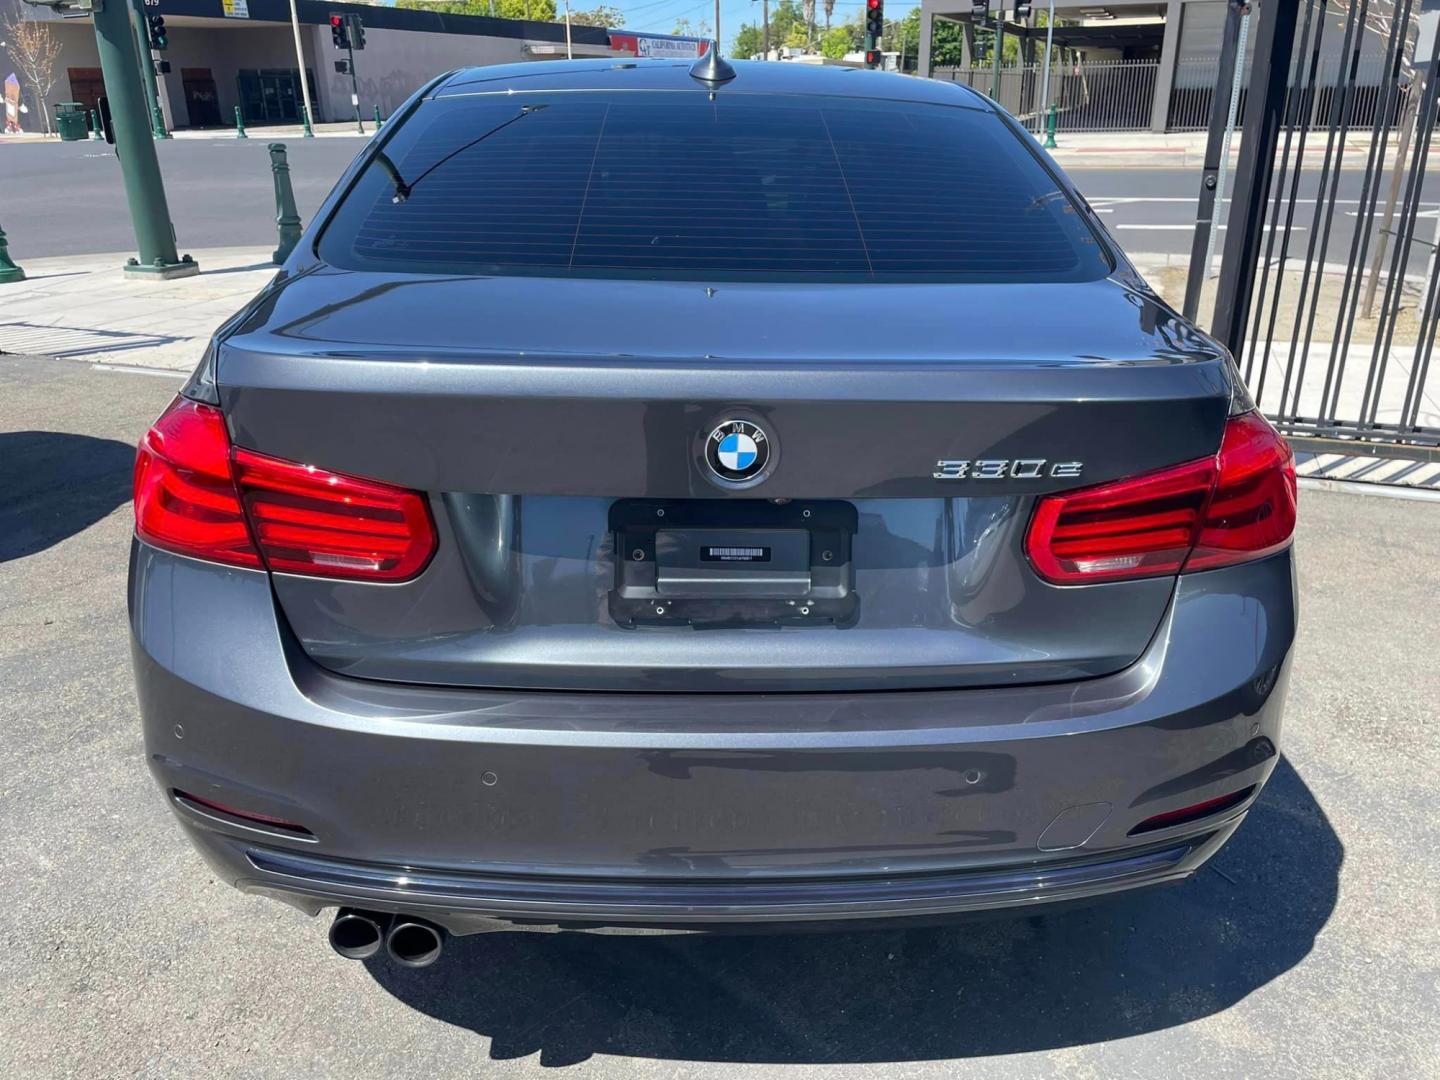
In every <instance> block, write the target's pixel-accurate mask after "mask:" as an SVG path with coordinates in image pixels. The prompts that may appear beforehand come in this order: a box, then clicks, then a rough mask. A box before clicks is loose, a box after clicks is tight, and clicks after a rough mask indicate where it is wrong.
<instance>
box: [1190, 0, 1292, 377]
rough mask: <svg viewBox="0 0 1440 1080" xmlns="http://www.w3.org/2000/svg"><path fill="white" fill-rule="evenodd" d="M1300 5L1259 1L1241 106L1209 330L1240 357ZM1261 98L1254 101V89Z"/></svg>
mask: <svg viewBox="0 0 1440 1080" xmlns="http://www.w3.org/2000/svg"><path fill="white" fill-rule="evenodd" d="M1299 8H1300V5H1299V4H1294V3H1291V4H1285V3H1278V4H1261V5H1260V26H1259V30H1258V31H1257V32H1256V35H1255V56H1254V62H1253V66H1252V67H1251V69H1250V96H1249V98H1248V99H1247V101H1246V104H1245V138H1244V139H1242V140H1241V141H1240V160H1239V161H1238V162H1237V163H1236V166H1235V190H1234V193H1233V194H1232V195H1231V196H1230V218H1229V225H1230V227H1229V229H1228V230H1226V233H1225V253H1224V255H1223V256H1222V258H1221V260H1220V283H1219V287H1218V288H1217V289H1216V292H1215V318H1214V320H1213V321H1212V322H1211V324H1210V333H1211V334H1213V335H1214V336H1215V337H1216V338H1218V339H1219V340H1220V342H1221V344H1223V345H1224V346H1225V347H1226V348H1227V349H1229V350H1230V353H1231V355H1232V356H1235V357H1236V358H1238V357H1239V356H1240V353H1241V351H1242V346H1243V345H1244V343H1245V329H1246V327H1247V326H1249V324H1250V306H1251V304H1252V303H1253V300H1254V296H1253V293H1254V286H1255V271H1256V264H1257V263H1258V261H1259V258H1260V241H1261V238H1262V237H1263V236H1264V229H1263V225H1264V219H1265V205H1266V203H1268V202H1269V201H1270V179H1271V176H1272V175H1273V174H1274V171H1275V148H1276V145H1277V143H1278V141H1279V137H1280V128H1281V125H1282V124H1283V122H1284V118H1285V92H1286V88H1287V84H1288V83H1289V81H1290V54H1291V51H1292V50H1293V49H1294V47H1295V23H1296V21H1297V17H1298V15H1299ZM1257 91H1258V92H1259V95H1260V100H1259V101H1256V100H1255V94H1256V92H1257Z"/></svg>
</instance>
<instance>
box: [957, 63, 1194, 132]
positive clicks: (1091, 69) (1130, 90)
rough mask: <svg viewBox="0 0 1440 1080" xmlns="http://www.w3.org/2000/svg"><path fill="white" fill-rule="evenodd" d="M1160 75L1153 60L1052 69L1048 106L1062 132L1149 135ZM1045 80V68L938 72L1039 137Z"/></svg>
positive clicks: (1025, 66) (1021, 66)
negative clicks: (994, 104)
mask: <svg viewBox="0 0 1440 1080" xmlns="http://www.w3.org/2000/svg"><path fill="white" fill-rule="evenodd" d="M1159 70H1160V65H1159V63H1158V62H1156V61H1154V60H1103V61H1092V60H1086V61H1082V62H1078V63H1068V64H1061V63H1056V64H1052V65H1051V67H1050V91H1049V100H1050V101H1052V102H1054V103H1055V106H1056V111H1057V123H1058V125H1059V128H1060V130H1061V131H1143V130H1145V129H1146V128H1148V127H1149V126H1150V113H1151V109H1152V107H1153V104H1154V101H1155V80H1156V76H1157V74H1158V72H1159ZM1043 77H1044V65H1043V64H1015V65H1012V66H1010V67H1002V68H1000V69H999V72H998V74H997V72H996V70H995V69H994V68H993V67H987V66H985V65H980V66H978V67H954V68H936V69H935V78H937V79H949V80H950V81H951V82H958V83H962V84H963V85H965V86H970V87H974V88H975V89H976V90H979V91H980V92H981V93H982V94H986V95H988V96H990V97H991V98H993V99H994V100H996V101H997V102H999V103H1000V105H1001V107H1003V108H1004V109H1005V110H1006V111H1007V112H1009V113H1011V114H1012V115H1014V116H1016V117H1018V118H1019V119H1020V121H1021V122H1022V123H1024V124H1025V125H1026V126H1027V127H1028V128H1030V130H1032V131H1035V132H1037V133H1038V132H1040V131H1042V130H1043V129H1044V126H1045V117H1044V115H1043V110H1042V105H1041V95H1042V92H1043V88H1042V86H1041V83H1042V81H1043ZM1201 126H1202V127H1203V126H1204V125H1203V124H1202V125H1201Z"/></svg>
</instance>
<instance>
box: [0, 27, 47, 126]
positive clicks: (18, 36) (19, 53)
mask: <svg viewBox="0 0 1440 1080" xmlns="http://www.w3.org/2000/svg"><path fill="white" fill-rule="evenodd" d="M0 31H3V32H4V34H5V38H6V40H7V41H8V42H9V45H10V56H11V58H12V59H13V60H14V61H15V66H16V67H17V68H19V69H20V77H21V78H22V79H23V80H24V81H25V82H27V83H29V84H30V89H31V90H32V91H34V94H35V100H36V102H37V103H38V104H39V106H40V122H41V123H42V124H43V125H44V130H45V134H46V135H49V134H50V105H49V98H50V91H52V90H54V89H55V61H56V60H58V59H59V58H60V41H59V39H58V38H57V37H56V36H55V32H54V30H52V29H51V27H50V24H49V23H43V22H32V21H31V20H29V19H26V18H24V17H23V16H22V15H21V14H20V12H19V11H7V12H6V13H5V15H4V16H3V17H0Z"/></svg>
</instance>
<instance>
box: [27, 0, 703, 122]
mask: <svg viewBox="0 0 1440 1080" xmlns="http://www.w3.org/2000/svg"><path fill="white" fill-rule="evenodd" d="M6 2H7V0H0V5H4V4H5V3H6ZM9 2H10V3H16V4H18V2H19V0H9ZM110 2H112V3H113V2H115V0H110ZM122 2H124V0H122ZM144 10H145V12H146V14H147V15H160V16H162V17H163V18H164V20H165V28H166V33H167V37H168V39H169V47H168V48H167V49H166V50H165V51H164V52H161V53H157V54H156V56H157V57H159V58H160V59H161V60H163V61H165V62H166V63H167V64H168V65H169V68H170V70H169V72H168V73H164V74H160V75H158V77H157V85H158V89H159V97H160V107H161V111H162V112H163V113H164V117H165V123H166V126H167V127H170V128H186V127H214V126H229V125H233V124H234V122H235V109H236V108H237V107H238V108H239V109H240V113H241V115H242V116H243V117H244V119H245V123H246V124H247V125H263V124H267V123H271V124H279V123H291V124H293V123H298V122H299V119H300V104H301V101H302V98H303V94H302V88H301V83H300V67H299V63H298V62H297V57H296V47H295V37H294V33H293V30H292V27H291V22H290V3H289V0H145V2H144ZM24 12H25V15H26V17H27V18H30V19H35V20H48V21H49V22H50V25H51V29H52V31H53V33H54V34H55V36H56V37H57V39H58V40H59V42H60V46H61V49H60V57H59V60H58V62H57V64H56V75H57V78H56V81H55V86H54V88H53V90H52V91H51V93H50V94H49V95H48V98H49V101H50V103H51V104H53V103H54V102H58V101H78V102H80V103H81V104H83V105H84V106H85V107H86V108H94V107H95V105H96V102H97V100H98V99H99V98H100V96H101V95H102V94H104V92H105V88H104V81H103V80H102V78H101V75H100V61H99V55H98V53H97V51H96V48H95V32H94V27H93V26H92V25H91V21H90V19H89V18H88V17H86V16H79V17H74V18H70V17H66V18H60V17H59V16H57V15H55V14H54V13H53V12H51V11H50V10H49V9H47V8H30V7H26V8H25V9H24ZM347 12H354V13H357V14H358V15H359V16H360V18H361V20H362V22H363V23H364V26H365V47H364V49H362V50H360V51H357V52H356V53H355V54H354V56H355V79H354V87H353V90H352V83H351V77H350V75H349V74H345V73H342V72H340V71H338V70H337V66H336V62H337V61H341V60H347V59H348V58H349V55H348V54H347V53H346V52H344V51H343V50H337V49H335V48H334V47H333V45H332V42H331V34H330V16H331V15H332V14H343V13H347ZM296 13H297V16H298V19H299V24H300V51H301V53H302V54H303V56H304V63H305V68H306V72H307V76H308V79H309V84H310V98H311V107H312V109H313V111H314V119H315V121H316V122H317V123H321V122H325V121H343V120H351V119H353V118H354V117H355V113H356V105H355V104H353V103H352V101H351V96H352V93H354V94H355V96H357V97H358V98H359V105H358V107H359V110H360V112H361V114H362V115H364V116H366V117H368V116H370V115H371V114H372V112H373V110H374V109H375V108H377V107H378V108H379V109H380V112H381V114H382V115H385V116H389V115H390V113H392V112H393V111H394V110H395V109H396V108H397V107H398V106H399V105H400V104H401V102H403V101H404V100H405V99H406V98H407V97H409V96H410V95H411V94H412V93H413V92H414V91H415V90H416V89H418V88H419V87H420V86H423V85H424V84H425V82H426V81H427V80H429V79H430V78H432V77H433V76H435V75H438V74H440V73H442V72H445V71H449V70H451V69H453V68H457V67H468V66H472V65H489V64H509V63H518V62H520V61H525V60H554V59H564V58H565V57H566V56H567V55H573V56H574V57H576V58H577V59H580V58H587V57H590V58H593V57H622V58H623V57H629V56H635V55H652V53H653V54H654V55H662V54H663V55H680V54H687V53H688V55H692V56H693V55H699V53H700V51H702V49H703V45H702V43H701V42H700V40H699V39H697V38H684V37H675V36H670V35H645V34H639V35H637V34H634V33H628V34H620V33H617V34H616V35H615V40H614V41H613V42H612V40H611V32H610V31H609V30H607V29H605V28H604V27H597V26H581V25H578V24H576V25H574V26H572V27H571V28H570V34H569V40H568V42H567V38H566V30H565V26H564V24H563V23H550V22H531V21H525V20H517V19H499V18H487V17H483V16H473V15H451V14H445V13H442V12H438V11H419V10H411V9H402V8H393V7H384V6H378V5H369V4H346V3H334V4H330V3H322V2H318V0H296ZM8 59H9V57H7V56H5V55H4V51H3V49H0V67H3V70H0V78H3V77H4V76H5V75H6V74H8V73H9V72H10V71H11V70H15V66H14V65H13V64H10V65H9V66H5V62H6V61H7V60H8ZM26 89H27V91H28V93H27V98H32V99H33V90H32V89H31V88H28V87H27V88H26ZM26 127H27V128H29V129H32V130H33V129H38V128H39V118H38V115H36V114H35V112H34V110H33V105H32V113H31V115H30V117H28V118H27V123H26Z"/></svg>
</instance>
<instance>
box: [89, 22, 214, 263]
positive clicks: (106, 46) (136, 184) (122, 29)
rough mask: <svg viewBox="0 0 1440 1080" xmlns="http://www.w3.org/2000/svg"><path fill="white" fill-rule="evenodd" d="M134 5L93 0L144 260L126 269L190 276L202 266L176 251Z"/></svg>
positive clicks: (118, 142) (113, 118)
mask: <svg viewBox="0 0 1440 1080" xmlns="http://www.w3.org/2000/svg"><path fill="white" fill-rule="evenodd" d="M131 11H132V7H131V5H130V4H129V3H127V2H125V0H109V2H108V3H107V2H105V0H95V10H94V12H93V14H94V21H95V46H96V48H97V50H98V51H99V53H100V71H101V73H102V74H103V75H104V78H105V96H106V97H107V98H108V99H109V103H110V121H111V124H112V125H113V126H114V130H115V156H116V157H117V158H119V160H120V176H121V178H122V179H123V180H124V182H125V201H126V202H127V203H128V204H129V206H130V220H131V223H132V224H133V225H134V226H135V241H136V245H137V246H138V248H139V254H140V257H139V258H138V259H131V260H130V261H129V262H128V263H127V264H126V266H125V274H126V276H127V277H136V278H145V279H150V280H155V279H157V278H159V279H164V278H177V277H189V276H190V275H192V274H198V273H199V272H200V266H199V264H198V263H196V262H195V260H194V259H192V258H190V256H189V255H186V256H185V257H184V258H183V259H182V258H180V257H179V255H178V254H176V251H175V228H174V226H173V225H171V224H170V208H169V206H168V205H167V204H166V201H165V183H164V181H163V180H162V179H161V177H160V161H159V159H158V158H157V157H156V156H155V141H154V139H153V138H152V137H151V134H150V130H149V128H150V124H149V123H148V122H147V121H146V119H145V94H144V91H143V90H142V89H141V81H140V63H139V58H138V57H137V56H136V53H135V35H134V31H133V30H132V29H131V23H130V20H131V17H132V16H131Z"/></svg>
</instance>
